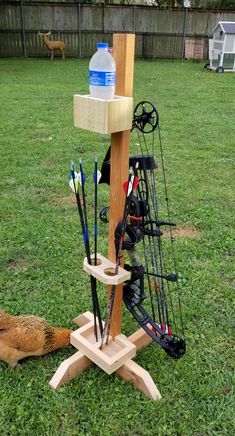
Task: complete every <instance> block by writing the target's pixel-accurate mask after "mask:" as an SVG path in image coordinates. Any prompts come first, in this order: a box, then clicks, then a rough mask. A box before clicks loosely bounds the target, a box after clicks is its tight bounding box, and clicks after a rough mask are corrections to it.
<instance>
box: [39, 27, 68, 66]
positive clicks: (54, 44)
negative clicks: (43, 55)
mask: <svg viewBox="0 0 235 436" xmlns="http://www.w3.org/2000/svg"><path fill="white" fill-rule="evenodd" d="M38 35H39V36H41V38H42V40H43V43H44V44H45V45H46V46H47V48H48V50H49V51H50V53H51V59H54V50H60V53H61V55H62V59H64V58H65V56H64V49H65V43H64V41H50V40H49V39H48V38H47V37H48V36H49V35H51V32H48V33H41V32H38Z"/></svg>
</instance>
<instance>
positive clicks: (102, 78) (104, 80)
mask: <svg viewBox="0 0 235 436" xmlns="http://www.w3.org/2000/svg"><path fill="white" fill-rule="evenodd" d="M115 81H116V73H115V71H109V72H105V71H94V70H90V71H89V83H90V85H92V86H115Z"/></svg>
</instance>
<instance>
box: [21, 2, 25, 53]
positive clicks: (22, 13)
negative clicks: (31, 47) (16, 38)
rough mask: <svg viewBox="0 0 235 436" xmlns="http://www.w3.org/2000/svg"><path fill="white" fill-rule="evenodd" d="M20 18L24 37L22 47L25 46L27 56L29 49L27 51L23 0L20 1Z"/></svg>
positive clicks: (22, 36)
mask: <svg viewBox="0 0 235 436" xmlns="http://www.w3.org/2000/svg"><path fill="white" fill-rule="evenodd" d="M20 18H21V30H22V33H21V38H22V47H23V55H24V57H25V58H27V51H26V37H25V21H24V4H23V2H22V1H21V2H20Z"/></svg>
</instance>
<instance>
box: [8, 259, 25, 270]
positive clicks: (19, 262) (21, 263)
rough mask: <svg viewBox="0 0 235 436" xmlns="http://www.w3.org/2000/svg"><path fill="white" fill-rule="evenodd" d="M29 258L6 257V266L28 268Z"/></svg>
mask: <svg viewBox="0 0 235 436" xmlns="http://www.w3.org/2000/svg"><path fill="white" fill-rule="evenodd" d="M29 263H30V262H29V260H28V259H8V261H7V268H8V269H12V270H14V269H18V268H20V269H24V268H28V266H29Z"/></svg>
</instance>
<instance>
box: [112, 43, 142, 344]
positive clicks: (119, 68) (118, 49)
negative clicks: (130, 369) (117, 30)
mask: <svg viewBox="0 0 235 436" xmlns="http://www.w3.org/2000/svg"><path fill="white" fill-rule="evenodd" d="M134 52H135V35H133V34H115V35H114V37H113V56H114V58H115V61H116V75H117V76H116V92H115V93H116V95H122V96H124V97H132V90H133V73H134ZM129 153H130V130H125V131H123V132H117V133H113V134H112V136H111V164H110V203H109V204H110V215H109V216H110V219H109V221H110V224H109V259H110V260H112V261H114V262H115V260H116V251H115V246H114V231H115V228H116V226H117V223H118V222H119V221H120V219H122V216H123V208H124V203H125V193H124V191H123V182H124V181H125V180H127V177H128V169H129ZM109 291H110V289H108V294H109ZM122 293H123V286H122V285H118V286H116V289H115V300H114V306H113V313H112V321H111V329H110V332H111V335H112V337H113V338H114V337H115V336H117V335H119V334H120V333H121V320H122Z"/></svg>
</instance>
